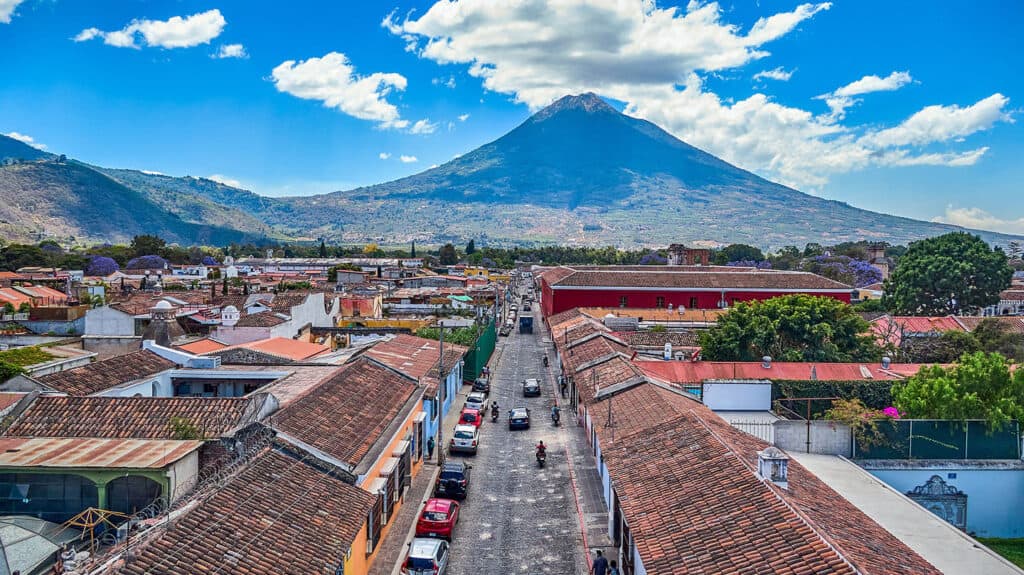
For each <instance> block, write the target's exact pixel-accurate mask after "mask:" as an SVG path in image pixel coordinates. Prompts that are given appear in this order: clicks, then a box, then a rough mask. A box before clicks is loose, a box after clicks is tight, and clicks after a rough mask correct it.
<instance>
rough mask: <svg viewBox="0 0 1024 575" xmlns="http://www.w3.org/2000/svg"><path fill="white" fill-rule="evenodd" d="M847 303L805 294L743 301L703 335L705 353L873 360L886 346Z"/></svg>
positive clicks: (726, 357)
mask: <svg viewBox="0 0 1024 575" xmlns="http://www.w3.org/2000/svg"><path fill="white" fill-rule="evenodd" d="M869 327H870V326H869V325H868V323H867V322H866V321H864V320H863V319H861V317H860V316H859V315H857V313H856V312H854V310H853V308H852V307H851V306H849V305H847V304H846V303H843V302H841V301H839V300H836V299H832V298H829V297H814V296H809V295H803V294H795V295H787V296H781V297H775V298H772V299H768V300H764V301H752V302H743V303H740V304H737V305H736V307H735V308H733V309H732V310H730V311H729V313H727V314H725V315H724V316H722V317H721V318H719V320H718V325H717V326H715V327H713V328H711V329H709V330H707V331H706V332H704V333H703V334H701V336H700V344H701V346H702V351H701V355H702V356H703V357H704V358H705V359H710V360H718V361H760V360H761V358H762V357H763V356H770V357H773V358H775V359H777V360H780V361H820V362H842V361H873V360H876V359H878V358H880V357H881V351H882V350H881V348H879V347H877V346H876V345H875V343H874V341H873V338H872V337H870V336H867V335H864V334H865V333H866V332H867V331H868V329H869Z"/></svg>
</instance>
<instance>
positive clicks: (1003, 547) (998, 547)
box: [978, 537, 1024, 568]
mask: <svg viewBox="0 0 1024 575" xmlns="http://www.w3.org/2000/svg"><path fill="white" fill-rule="evenodd" d="M978 541H981V542H982V543H984V544H985V545H986V546H988V547H989V548H990V549H992V550H993V551H995V552H996V553H998V554H1000V555H1002V556H1003V557H1005V558H1007V559H1009V560H1010V561H1012V562H1013V564H1014V565H1016V566H1017V567H1022V568H1024V539H996V538H989V537H979V538H978Z"/></svg>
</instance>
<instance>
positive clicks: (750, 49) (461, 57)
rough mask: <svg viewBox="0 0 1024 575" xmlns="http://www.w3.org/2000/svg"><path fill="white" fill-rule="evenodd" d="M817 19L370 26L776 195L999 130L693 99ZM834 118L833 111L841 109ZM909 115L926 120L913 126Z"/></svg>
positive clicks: (533, 10)
mask: <svg viewBox="0 0 1024 575" xmlns="http://www.w3.org/2000/svg"><path fill="white" fill-rule="evenodd" d="M829 7H830V4H828V3H822V4H803V5H801V6H798V7H797V8H795V9H794V10H792V11H790V12H782V13H778V14H774V15H769V16H767V17H765V18H761V19H760V20H758V21H757V22H756V23H755V24H754V25H753V26H752V27H751V28H750V29H749V30H748V31H744V30H743V29H742V28H740V27H739V26H736V25H733V24H731V23H729V22H726V21H725V20H724V16H723V12H722V10H721V9H720V7H719V5H718V3H716V2H709V3H706V4H701V3H700V2H699V1H691V2H690V3H689V5H688V6H687V7H686V9H680V8H676V7H664V8H661V7H658V6H657V5H656V4H655V3H654V2H652V1H650V0H632V1H630V0H562V1H560V2H540V1H532V2H524V1H522V0H444V1H438V2H435V3H434V4H433V5H432V6H431V7H430V8H429V9H428V10H427V12H426V13H423V14H422V15H420V16H419V18H414V17H413V15H409V16H406V18H405V19H404V20H402V21H399V20H398V19H397V18H396V16H395V14H394V13H392V14H390V15H388V16H387V17H386V18H385V19H384V22H383V23H382V24H383V26H384V27H385V28H386V29H388V30H389V31H391V33H393V34H395V35H397V36H400V37H402V38H403V39H404V40H405V41H406V42H409V41H410V40H409V39H408V37H409V36H412V37H413V40H414V41H415V42H416V43H417V44H418V47H417V49H416V50H417V54H418V55H419V56H420V57H421V58H424V59H429V60H432V61H434V62H436V63H438V64H444V65H448V64H462V65H465V66H466V69H467V72H468V73H469V75H470V76H472V77H475V78H479V79H480V80H481V81H482V83H483V86H484V88H485V89H487V90H490V91H494V92H499V93H501V94H508V95H511V96H512V98H513V100H514V101H516V102H520V103H524V104H526V105H527V106H529V107H530V108H531V109H533V110H536V109H538V108H540V107H542V106H544V105H547V104H548V103H550V102H552V101H553V100H555V99H557V98H559V97H561V96H564V95H566V94H573V93H581V92H587V91H593V92H597V93H599V94H601V95H603V96H606V97H610V98H613V99H615V100H618V101H621V102H624V103H625V104H626V113H628V114H630V115H633V116H637V117H640V118H644V119H647V120H650V121H652V122H654V123H656V124H658V125H659V126H661V127H663V128H665V129H666V130H668V131H669V132H671V133H672V134H673V135H675V136H677V137H679V138H681V139H683V140H685V141H687V142H689V143H690V144H692V145H695V146H697V147H699V148H702V149H704V150H706V151H708V152H710V153H712V154H715V155H717V156H720V157H722V158H724V159H726V160H728V161H730V162H732V163H735V164H737V165H739V166H741V167H743V168H746V169H749V170H753V171H756V172H759V173H761V174H762V175H765V176H768V177H771V178H773V179H775V180H778V181H781V182H783V183H786V184H789V185H794V186H805V187H806V186H809V187H811V188H814V187H818V186H822V185H824V184H826V183H827V182H828V178H829V177H830V176H831V175H832V174H839V173H845V172H850V171H853V170H859V169H863V168H866V167H868V166H906V165H924V164H927V165H945V166H961V165H968V164H970V163H974V162H976V161H978V159H979V158H981V157H982V155H983V154H984V153H985V151H986V148H984V147H977V148H976V149H973V150H970V151H961V150H934V149H922V148H924V147H926V146H929V145H933V144H937V143H941V142H946V141H947V140H949V139H950V138H953V139H955V138H957V137H966V136H968V135H970V134H972V133H976V132H977V131H980V130H983V129H986V128H988V127H991V126H992V125H994V123H996V122H998V121H1009V120H1010V117H1009V113H1008V112H1007V111H1006V110H1007V108H1006V106H1007V102H1006V100H1005V99H1004V98H1003V97H1002V96H998V98H999V99H1000V100H992V101H991V102H990V100H991V99H990V98H987V99H985V100H982V102H979V103H978V104H974V105H971V106H968V107H966V108H959V107H957V106H946V107H943V106H939V107H938V108H939V109H940V110H942V111H943V112H945V113H942V114H934V113H925V112H926V111H927V110H928V108H926V109H925V110H922V111H921V112H918V113H917V114H914V115H912V116H910V118H909V119H908V120H907V121H906V122H904V123H903V124H901V125H899V126H896V127H895V128H889V129H895V130H896V131H895V132H893V131H887V127H886V126H868V125H846V124H843V123H842V122H841V120H842V118H841V117H837V116H834V115H831V114H820V115H819V114H815V113H814V112H812V111H809V110H806V109H803V108H801V107H794V106H785V105H782V104H779V103H777V102H774V101H773V100H772V99H771V98H770V97H769V96H768V95H765V94H763V93H753V94H751V95H750V96H748V97H746V98H742V97H740V98H737V99H736V100H723V99H722V98H720V97H719V96H718V95H717V94H715V93H713V92H710V91H708V90H706V89H705V86H704V84H703V81H702V79H701V76H702V75H704V74H714V73H719V72H721V71H725V70H734V69H737V68H740V67H742V66H745V65H748V64H750V63H752V62H756V61H757V60H760V59H763V58H765V57H767V56H768V55H769V54H768V52H767V51H766V50H765V49H764V45H765V44H766V43H768V42H769V41H771V40H774V39H777V38H780V37H782V36H784V35H786V34H788V33H791V32H792V31H793V30H795V29H796V28H797V26H799V25H801V23H806V22H808V21H810V19H811V18H813V17H815V15H816V14H821V13H822V12H823V11H824V10H827V9H828V8H829ZM819 17H820V16H819ZM785 74H791V72H787V71H786V70H784V69H783V68H781V67H779V68H776V69H774V70H765V71H764V72H763V73H762V75H761V76H760V78H772V75H775V76H777V78H773V79H781V78H782V77H783V76H784V75H785ZM909 81H911V79H910V75H909V73H908V72H898V71H897V72H893V73H892V74H890V75H889V76H888V77H884V78H880V77H875V76H867V77H865V78H861V79H860V80H858V81H856V82H853V83H851V84H849V85H847V86H844V87H842V88H840V89H839V90H836V91H835V92H830V93H829V94H827V95H826V97H832V98H837V99H841V98H847V99H852V98H854V97H855V96H858V95H863V94H866V93H868V92H871V91H878V90H892V89H898V88H899V87H900V86H902V85H905V84H906V83H907V82H909ZM835 104H836V106H837V108H833V109H842V110H845V108H846V106H848V104H846V103H845V102H838V101H837V102H835ZM849 105H852V104H849ZM989 106H991V108H995V113H994V114H993V113H992V110H991V109H989ZM977 107H981V108H986V109H988V112H989V113H988V114H987V115H986V114H978V113H975V114H971V116H972V120H970V121H968V120H967V119H964V118H962V116H964V115H965V114H963V113H959V114H957V113H955V112H960V111H962V110H974V109H975V108H977ZM922 113H925V116H926V117H928V118H921V119H918V115H919V114H922ZM931 116H941V117H942V118H943V119H939V118H935V117H931ZM949 116H957V117H958V118H961V120H960V121H959V122H957V121H954V120H952V118H948V117H949ZM926 119H927V120H929V121H924V120H926ZM985 119H987V121H983V120H985ZM937 124H941V125H943V126H945V128H940V127H939V126H938V125H937ZM926 126H927V128H926ZM957 126H958V127H957ZM912 134H913V135H912ZM918 134H919V136H914V135H918Z"/></svg>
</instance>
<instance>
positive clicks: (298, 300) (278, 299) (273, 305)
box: [270, 293, 309, 315]
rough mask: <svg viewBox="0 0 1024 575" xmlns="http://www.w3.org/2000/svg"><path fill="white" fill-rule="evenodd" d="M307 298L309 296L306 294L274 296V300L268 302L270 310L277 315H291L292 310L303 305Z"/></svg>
mask: <svg viewBox="0 0 1024 575" xmlns="http://www.w3.org/2000/svg"><path fill="white" fill-rule="evenodd" d="M308 297H309V294H307V293H283V294H282V293H279V294H274V299H272V300H270V309H272V310H273V311H276V312H278V313H283V314H286V315H291V313H292V308H293V307H295V306H299V305H302V304H303V303H305V302H306V298H308Z"/></svg>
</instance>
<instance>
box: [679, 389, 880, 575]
mask: <svg viewBox="0 0 1024 575" xmlns="http://www.w3.org/2000/svg"><path fill="white" fill-rule="evenodd" d="M689 411H690V413H691V414H692V415H693V416H694V418H695V419H696V420H697V421H698V422H700V424H701V425H702V426H704V428H705V429H706V430H707V432H708V433H710V434H711V436H712V437H714V438H715V439H716V440H718V442H719V443H720V444H721V445H722V447H724V448H725V450H726V451H727V452H729V454H730V455H732V456H733V457H734V458H736V460H737V461H739V462H740V465H742V466H743V467H745V468H747V470H748V471H750V473H752V474H753V475H754V477H756V478H757V479H759V480H760V483H761V485H763V486H764V488H765V489H767V490H768V491H769V492H770V493H771V494H772V495H774V496H775V498H776V499H777V500H778V501H779V502H780V503H782V505H783V506H785V507H786V508H787V509H789V510H790V512H792V513H793V515H795V516H796V518H797V519H799V520H800V522H801V523H803V524H804V525H805V526H806V527H807V528H808V529H810V530H811V532H812V533H814V534H815V535H816V536H817V537H818V538H819V539H821V541H822V542H823V543H824V544H825V545H826V546H828V548H829V549H831V550H832V552H834V553H835V554H836V556H837V557H839V559H841V560H842V561H843V563H846V564H847V565H849V566H850V568H851V569H853V571H854V572H855V573H857V574H862V573H863V571H861V570H860V569H859V568H858V567H857V566H856V565H855V564H854V563H853V561H851V560H850V559H849V558H847V557H846V554H845V553H844V552H843V551H842V548H841V547H840V546H839V545H838V544H837V543H835V542H833V541H832V539H831V538H830V537H828V536H827V535H825V534H824V533H822V532H821V531H820V530H819V529H818V527H817V526H816V525H815V523H814V522H813V521H811V519H810V518H809V517H807V516H806V515H804V513H803V512H802V511H800V510H799V509H797V508H796V507H795V506H794V505H793V504H791V503H790V502H789V501H788V500H787V499H786V498H785V497H783V495H782V493H780V491H779V488H778V487H775V486H774V485H770V482H769V481H766V480H765V479H764V478H761V477H759V476H758V475H757V470H756V469H754V467H753V466H752V465H751V464H750V462H749V461H747V460H746V459H745V458H744V457H743V456H741V455H740V454H739V453H737V452H736V449H735V448H734V446H733V444H732V443H731V442H729V441H726V440H725V439H723V438H722V437H721V436H720V435H719V434H718V433H716V432H715V430H714V429H712V428H711V426H710V425H708V423H707V422H706V421H704V418H703V417H701V416H700V414H698V413H697V412H696V410H694V409H692V408H691V409H690V410H689ZM715 417H718V416H717V415H715ZM737 431H738V432H739V433H746V432H744V431H740V430H737ZM795 463H797V465H799V462H795ZM808 473H810V472H809V471H808ZM829 489H831V487H830V488H829ZM868 519H871V518H870V517H869V518H868ZM871 521H874V520H873V519H871Z"/></svg>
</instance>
